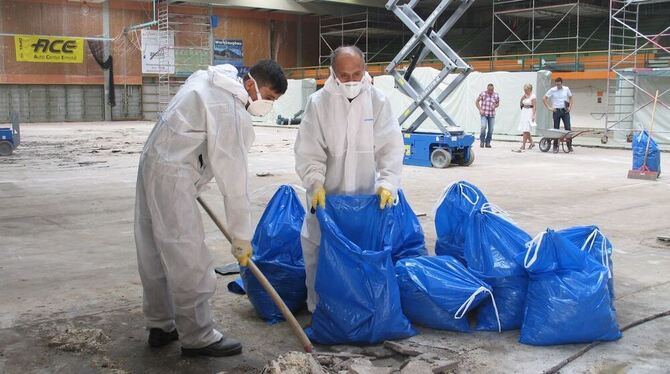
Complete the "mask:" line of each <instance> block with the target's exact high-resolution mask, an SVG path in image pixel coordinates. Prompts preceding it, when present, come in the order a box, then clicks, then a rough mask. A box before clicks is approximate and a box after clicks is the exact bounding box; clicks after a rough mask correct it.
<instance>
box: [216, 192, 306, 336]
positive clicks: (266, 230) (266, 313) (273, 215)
mask: <svg viewBox="0 0 670 374" xmlns="http://www.w3.org/2000/svg"><path fill="white" fill-rule="evenodd" d="M304 219H305V209H304V208H303V207H302V204H301V203H300V199H299V198H298V196H297V195H296V193H295V191H294V190H293V188H291V187H290V186H280V187H279V189H278V190H277V192H276V193H275V194H274V196H273V197H272V199H271V200H270V202H269V203H268V206H267V208H265V211H264V212H263V215H262V216H261V219H260V221H259V222H258V226H257V227H256V232H255V233H254V237H253V239H252V241H251V245H252V247H253V249H254V254H253V257H252V260H253V261H254V263H255V264H256V266H258V268H259V269H260V271H261V272H262V273H263V274H264V275H265V277H266V278H267V279H268V281H269V282H270V284H272V286H273V287H274V288H275V290H276V291H277V293H278V294H279V296H280V297H281V298H282V300H284V303H286V306H287V307H288V308H289V309H290V310H291V311H292V312H296V311H298V310H300V308H302V307H303V306H304V304H305V301H306V299H307V287H306V286H305V262H304V260H303V258H302V246H301V245H300V230H301V229H302V223H303V221H304ZM240 275H241V276H242V280H243V282H244V290H245V291H246V293H247V295H248V296H249V301H251V304H252V305H253V306H254V309H255V310H256V314H258V316H259V317H260V318H262V319H263V320H265V321H267V322H269V323H270V324H274V323H277V322H280V321H283V320H284V316H283V315H282V314H281V312H280V311H279V309H278V308H277V307H276V306H275V304H274V302H272V299H271V298H270V296H269V295H268V294H267V293H266V292H265V290H264V289H263V286H261V284H260V283H259V282H258V280H257V279H256V277H254V276H253V274H252V273H251V270H250V269H249V268H247V267H241V268H240ZM233 286H234V285H229V287H228V288H229V290H231V291H232V290H236V289H237V288H239V287H233ZM238 291H239V290H238Z"/></svg>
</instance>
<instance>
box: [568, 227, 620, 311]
mask: <svg viewBox="0 0 670 374" xmlns="http://www.w3.org/2000/svg"><path fill="white" fill-rule="evenodd" d="M556 232H557V233H558V234H561V236H563V237H564V238H566V239H568V240H569V241H570V242H571V243H572V244H574V245H575V246H576V247H577V248H579V249H580V250H582V251H585V252H586V253H588V254H590V255H591V257H593V258H594V259H595V260H596V261H598V262H600V263H601V264H602V265H603V266H604V267H606V268H607V278H608V281H607V287H608V288H609V292H610V298H611V299H612V307H614V263H613V262H612V242H610V241H609V240H608V239H607V238H606V237H605V235H604V234H603V233H602V231H600V229H599V228H598V226H594V225H591V226H575V227H570V228H567V229H563V230H559V231H556Z"/></svg>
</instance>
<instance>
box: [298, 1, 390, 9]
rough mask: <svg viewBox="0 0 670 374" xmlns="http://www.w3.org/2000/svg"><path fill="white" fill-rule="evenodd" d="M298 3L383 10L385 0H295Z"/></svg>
mask: <svg viewBox="0 0 670 374" xmlns="http://www.w3.org/2000/svg"><path fill="white" fill-rule="evenodd" d="M295 1H297V2H298V3H302V4H305V3H313V4H314V3H320V4H323V3H337V4H347V5H356V6H366V7H371V8H384V7H385V5H386V0H295Z"/></svg>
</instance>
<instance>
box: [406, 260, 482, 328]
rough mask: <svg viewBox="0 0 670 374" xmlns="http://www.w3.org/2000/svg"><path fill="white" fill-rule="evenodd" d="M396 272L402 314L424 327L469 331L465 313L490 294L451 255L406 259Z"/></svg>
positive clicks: (480, 282)
mask: <svg viewBox="0 0 670 374" xmlns="http://www.w3.org/2000/svg"><path fill="white" fill-rule="evenodd" d="M395 270H396V274H397V276H398V285H399V286H400V299H401V301H402V310H403V312H404V313H405V314H406V315H407V317H408V318H409V319H410V320H411V321H412V322H413V323H416V324H419V325H423V326H426V327H430V328H434V329H441V330H452V331H461V332H466V331H470V324H469V322H468V317H467V313H468V312H469V311H470V310H471V309H472V308H474V307H476V306H477V305H478V304H479V303H481V302H482V301H484V300H485V299H486V298H488V297H489V296H490V295H491V288H490V287H489V286H488V285H487V284H486V283H484V282H482V281H481V280H479V279H477V277H475V276H474V275H473V274H471V273H470V272H469V271H468V270H467V269H466V268H465V266H463V264H462V263H460V262H459V261H458V260H456V259H455V258H453V257H451V256H433V257H428V256H425V257H417V258H408V259H404V260H400V261H398V263H397V264H396V267H395ZM487 294H488V295H487ZM492 305H494V307H495V301H493V303H492ZM463 317H465V318H463Z"/></svg>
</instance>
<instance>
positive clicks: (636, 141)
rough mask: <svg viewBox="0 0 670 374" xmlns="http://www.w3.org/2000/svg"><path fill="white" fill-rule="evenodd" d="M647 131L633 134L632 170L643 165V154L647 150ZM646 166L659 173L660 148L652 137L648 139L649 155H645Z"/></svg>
mask: <svg viewBox="0 0 670 374" xmlns="http://www.w3.org/2000/svg"><path fill="white" fill-rule="evenodd" d="M648 140H649V133H647V132H646V131H639V132H636V133H635V135H634V136H633V170H638V169H640V168H641V167H642V165H644V156H645V154H646V152H647V141H648ZM647 167H648V168H649V170H651V171H657V172H658V174H659V175H660V174H661V149H660V148H658V144H656V142H655V141H654V139H653V138H652V139H651V141H649V156H647Z"/></svg>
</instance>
